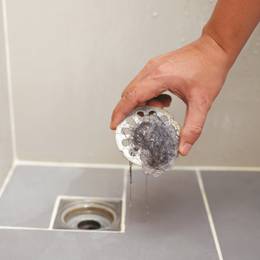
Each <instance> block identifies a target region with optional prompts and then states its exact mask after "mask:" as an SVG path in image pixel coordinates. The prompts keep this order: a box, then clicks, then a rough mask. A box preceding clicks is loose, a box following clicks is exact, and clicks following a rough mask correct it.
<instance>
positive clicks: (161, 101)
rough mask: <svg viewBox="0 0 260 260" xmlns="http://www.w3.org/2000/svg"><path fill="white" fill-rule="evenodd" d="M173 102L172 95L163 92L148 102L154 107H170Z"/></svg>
mask: <svg viewBox="0 0 260 260" xmlns="http://www.w3.org/2000/svg"><path fill="white" fill-rule="evenodd" d="M171 102H172V98H171V96H169V95H167V94H161V95H159V96H158V97H155V98H152V99H150V100H149V101H147V102H146V105H147V106H153V107H160V108H164V107H169V106H170V104H171Z"/></svg>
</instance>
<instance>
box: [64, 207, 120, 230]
mask: <svg viewBox="0 0 260 260" xmlns="http://www.w3.org/2000/svg"><path fill="white" fill-rule="evenodd" d="M61 220H62V222H63V224H65V225H66V226H68V227H69V228H72V229H78V228H79V226H80V225H81V224H84V222H85V223H87V222H93V224H94V222H95V223H96V226H97V227H98V228H96V229H109V228H111V227H112V226H113V225H115V224H116V222H117V214H116V212H115V211H114V210H113V209H112V208H111V207H110V206H109V205H105V204H101V203H86V202H84V203H77V204H73V205H70V206H69V207H67V208H66V209H65V210H64V211H63V212H62V214H61ZM86 227H90V228H89V229H94V228H91V225H86Z"/></svg>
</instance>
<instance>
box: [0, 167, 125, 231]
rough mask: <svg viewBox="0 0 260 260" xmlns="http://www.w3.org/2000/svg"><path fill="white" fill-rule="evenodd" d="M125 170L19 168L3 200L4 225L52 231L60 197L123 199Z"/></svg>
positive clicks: (1, 221)
mask: <svg viewBox="0 0 260 260" xmlns="http://www.w3.org/2000/svg"><path fill="white" fill-rule="evenodd" d="M123 178H124V175H123V170H120V169H113V170H111V169H105V170H104V169H87V168H84V169H83V168H59V167H37V166H29V167H28V166H19V167H17V168H16V169H15V172H14V174H13V176H12V178H11V180H10V183H9V184H8V186H7V188H6V190H5V192H4V194H3V196H2V198H1V199H0V226H22V227H39V228H48V226H49V223H50V218H51V214H52V210H53V207H54V203H55V201H56V198H57V196H60V195H67V196H83V197H84V196H85V197H88V196H91V197H115V198H121V197H122V192H123Z"/></svg>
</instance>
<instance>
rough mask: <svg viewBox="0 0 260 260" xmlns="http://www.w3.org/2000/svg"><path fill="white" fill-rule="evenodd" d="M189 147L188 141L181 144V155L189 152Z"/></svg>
mask: <svg viewBox="0 0 260 260" xmlns="http://www.w3.org/2000/svg"><path fill="white" fill-rule="evenodd" d="M191 147H192V145H191V144H189V143H186V144H184V145H183V146H182V149H181V153H182V154H183V155H187V154H188V153H189V151H190V149H191Z"/></svg>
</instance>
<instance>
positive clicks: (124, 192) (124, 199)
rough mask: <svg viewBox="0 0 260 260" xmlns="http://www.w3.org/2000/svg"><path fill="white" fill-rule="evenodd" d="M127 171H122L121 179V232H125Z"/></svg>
mask: <svg viewBox="0 0 260 260" xmlns="http://www.w3.org/2000/svg"><path fill="white" fill-rule="evenodd" d="M127 174H128V172H127V169H125V170H124V178H123V194H122V209H121V231H122V232H123V233H124V232H125V230H126V208H127V207H126V205H127V204H126V203H127Z"/></svg>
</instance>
